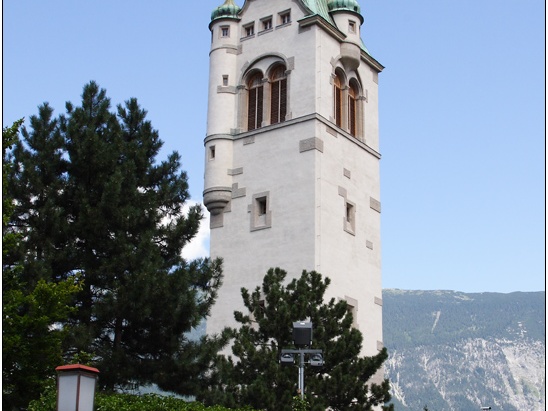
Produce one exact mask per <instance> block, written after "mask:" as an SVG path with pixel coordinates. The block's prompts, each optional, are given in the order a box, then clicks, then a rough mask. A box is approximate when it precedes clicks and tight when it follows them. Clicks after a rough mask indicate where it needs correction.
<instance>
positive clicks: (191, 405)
mask: <svg viewBox="0 0 548 411" xmlns="http://www.w3.org/2000/svg"><path fill="white" fill-rule="evenodd" d="M56 402H57V392H56V390H55V388H54V387H53V388H49V389H47V390H46V391H45V392H44V393H43V394H42V395H41V397H40V399H39V400H36V401H32V402H31V403H30V404H29V408H28V411H56ZM95 411H229V409H228V408H225V407H221V406H220V405H213V406H210V407H206V406H205V405H203V404H202V403H200V402H187V401H184V400H181V399H178V398H175V397H166V396H161V395H157V394H146V395H130V394H105V393H97V394H96V396H95ZM232 411H254V410H253V409H251V408H247V407H246V408H239V409H238V410H232Z"/></svg>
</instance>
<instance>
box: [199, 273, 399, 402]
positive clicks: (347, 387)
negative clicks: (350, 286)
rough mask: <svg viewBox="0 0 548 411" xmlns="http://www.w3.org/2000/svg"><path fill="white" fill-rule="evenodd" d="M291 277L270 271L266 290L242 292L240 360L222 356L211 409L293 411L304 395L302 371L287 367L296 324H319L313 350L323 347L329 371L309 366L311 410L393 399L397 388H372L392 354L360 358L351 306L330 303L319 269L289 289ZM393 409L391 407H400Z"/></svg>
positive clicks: (235, 332)
mask: <svg viewBox="0 0 548 411" xmlns="http://www.w3.org/2000/svg"><path fill="white" fill-rule="evenodd" d="M286 275H287V274H286V272H285V271H283V270H281V269H279V268H276V269H270V270H269V271H268V273H267V274H266V276H265V277H264V280H263V284H262V286H261V287H257V288H256V289H255V290H254V291H253V292H250V291H249V290H247V289H245V288H242V297H243V302H244V305H245V307H246V309H247V310H248V313H247V314H244V313H241V312H235V319H236V321H237V322H238V323H239V324H240V327H239V328H238V329H228V330H226V331H225V332H226V333H227V334H230V335H231V337H232V338H233V345H232V353H233V355H234V356H233V357H232V356H227V355H220V356H219V358H218V362H217V366H216V370H215V373H214V374H213V375H212V376H211V381H210V386H209V387H208V388H207V389H206V390H205V391H204V392H202V393H201V394H200V398H202V399H203V400H204V401H206V402H207V403H219V404H223V405H225V406H228V407H234V406H240V405H243V404H247V405H250V406H252V407H254V408H258V409H267V410H276V411H286V410H287V411H290V410H291V409H292V405H293V407H295V406H297V407H300V406H301V405H302V404H295V402H294V400H293V397H294V396H295V395H297V387H296V385H297V375H298V373H297V370H296V368H295V367H285V366H281V365H280V364H279V358H280V354H281V350H282V349H284V348H292V346H293V342H292V339H293V338H292V324H293V322H295V321H301V320H303V319H309V320H310V321H311V322H312V323H313V327H314V329H313V336H314V341H313V348H316V349H322V350H323V353H324V359H325V365H324V366H323V367H321V368H315V367H307V368H306V371H305V374H306V378H305V394H306V400H307V402H308V403H309V404H310V406H311V409H312V410H314V411H316V410H325V409H326V408H328V407H330V408H331V409H333V410H370V409H372V407H373V406H376V405H381V404H384V403H386V402H388V401H389V400H390V394H389V383H388V380H384V381H383V382H382V384H381V385H376V384H369V383H368V381H369V379H370V378H371V377H372V376H373V375H374V374H375V373H376V372H377V371H378V370H379V369H380V368H381V366H382V363H383V362H384V360H385V359H386V358H387V353H386V349H383V350H382V351H381V352H379V354H377V355H375V356H374V357H360V350H361V347H362V335H361V333H360V331H359V330H357V329H355V328H353V327H352V322H353V319H352V314H351V313H350V312H349V311H348V309H347V304H346V302H345V301H338V302H336V301H335V300H334V299H331V300H330V301H328V302H324V294H325V291H326V289H327V287H328V286H329V284H330V280H329V279H328V278H322V276H321V275H320V274H319V273H316V272H314V271H312V272H306V271H303V273H302V275H301V277H300V278H297V279H293V280H292V281H290V282H289V283H288V284H287V285H284V284H285V283H286V281H285V280H286ZM392 408H393V406H390V407H386V408H385V409H392Z"/></svg>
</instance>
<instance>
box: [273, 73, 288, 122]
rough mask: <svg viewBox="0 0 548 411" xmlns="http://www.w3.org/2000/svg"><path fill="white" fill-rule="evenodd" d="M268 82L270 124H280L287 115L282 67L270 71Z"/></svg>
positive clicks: (284, 76) (284, 79)
mask: <svg viewBox="0 0 548 411" xmlns="http://www.w3.org/2000/svg"><path fill="white" fill-rule="evenodd" d="M270 82H271V89H270V90H271V94H270V123H271V124H276V123H281V122H282V121H285V116H286V114H287V77H286V75H285V67H284V66H277V67H276V68H274V70H272V74H271V75H270Z"/></svg>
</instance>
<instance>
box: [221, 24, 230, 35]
mask: <svg viewBox="0 0 548 411" xmlns="http://www.w3.org/2000/svg"><path fill="white" fill-rule="evenodd" d="M221 37H230V27H228V26H223V27H221Z"/></svg>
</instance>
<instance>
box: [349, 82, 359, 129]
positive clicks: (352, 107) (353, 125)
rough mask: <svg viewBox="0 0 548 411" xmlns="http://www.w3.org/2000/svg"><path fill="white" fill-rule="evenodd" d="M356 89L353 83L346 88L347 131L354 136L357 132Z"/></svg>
mask: <svg viewBox="0 0 548 411" xmlns="http://www.w3.org/2000/svg"><path fill="white" fill-rule="evenodd" d="M357 114H358V90H357V89H356V86H355V85H354V84H350V88H349V89H348V131H349V132H350V134H352V135H353V136H354V137H356V135H357V134H358V118H357Z"/></svg>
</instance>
